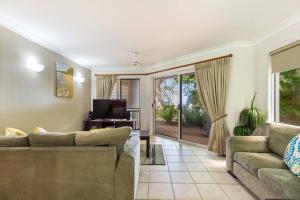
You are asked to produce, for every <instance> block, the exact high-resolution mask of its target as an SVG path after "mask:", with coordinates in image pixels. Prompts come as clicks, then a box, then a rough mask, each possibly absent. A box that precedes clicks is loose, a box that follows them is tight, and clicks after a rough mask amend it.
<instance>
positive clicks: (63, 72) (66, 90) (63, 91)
mask: <svg viewBox="0 0 300 200" xmlns="http://www.w3.org/2000/svg"><path fill="white" fill-rule="evenodd" d="M73 71H74V69H73V67H71V66H69V65H68V64H65V63H59V62H57V63H56V96H57V97H69V98H71V97H73V96H74V83H73Z"/></svg>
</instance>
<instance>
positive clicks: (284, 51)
mask: <svg viewBox="0 0 300 200" xmlns="http://www.w3.org/2000/svg"><path fill="white" fill-rule="evenodd" d="M270 56H271V67H272V73H278V72H283V71H288V70H292V69H296V68H300V40H299V41H296V42H294V43H292V44H289V45H286V46H284V47H282V48H279V49H277V50H275V51H272V52H271V53H270Z"/></svg>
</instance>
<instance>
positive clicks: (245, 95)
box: [91, 44, 254, 132]
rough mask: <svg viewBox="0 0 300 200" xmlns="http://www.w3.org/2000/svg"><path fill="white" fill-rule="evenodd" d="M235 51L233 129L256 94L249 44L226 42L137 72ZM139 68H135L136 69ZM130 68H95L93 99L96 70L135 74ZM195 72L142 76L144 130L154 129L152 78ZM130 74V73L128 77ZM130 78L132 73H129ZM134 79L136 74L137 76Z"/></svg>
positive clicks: (230, 107)
mask: <svg viewBox="0 0 300 200" xmlns="http://www.w3.org/2000/svg"><path fill="white" fill-rule="evenodd" d="M227 54H233V57H232V64H231V69H230V82H229V91H228V98H227V111H226V113H227V114H228V117H227V123H228V127H229V130H230V132H232V130H233V128H234V126H235V125H236V123H237V121H238V116H239V113H240V111H241V110H242V109H243V108H245V107H246V106H249V104H250V101H251V98H252V96H253V94H254V83H253V80H254V78H253V48H252V46H249V45H248V44H241V45H236V44H235V45H227V46H224V47H220V48H217V49H213V50H208V51H205V52H196V53H194V54H190V55H187V56H183V57H179V58H175V59H172V60H169V61H168V62H165V63H161V64H159V65H155V66H149V67H147V68H138V70H137V71H136V72H135V73H143V72H144V73H145V72H147V73H149V72H154V71H158V70H162V69H167V68H170V67H174V66H179V65H183V64H189V63H193V62H197V61H202V60H206V59H210V58H214V57H219V56H224V55H227ZM135 69H136V68H132V70H133V71H134V70H135ZM132 70H131V69H128V68H125V69H122V70H120V69H113V68H110V69H103V70H101V71H92V78H91V80H92V99H93V98H94V97H95V95H96V92H95V83H96V81H95V76H94V74H95V73H101V74H105V73H107V74H109V73H124V71H125V72H126V73H132ZM191 71H194V69H193V67H187V68H184V69H183V68H181V69H176V70H172V71H167V72H161V73H156V74H152V75H148V76H141V77H140V79H141V108H142V114H141V118H142V129H150V130H153V110H152V106H151V105H152V102H153V78H155V77H161V76H167V75H173V74H181V73H187V72H191ZM126 77H128V76H126ZM129 77H130V76H129ZM134 77H135V78H136V77H137V76H134Z"/></svg>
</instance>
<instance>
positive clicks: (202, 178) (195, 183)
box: [136, 136, 255, 200]
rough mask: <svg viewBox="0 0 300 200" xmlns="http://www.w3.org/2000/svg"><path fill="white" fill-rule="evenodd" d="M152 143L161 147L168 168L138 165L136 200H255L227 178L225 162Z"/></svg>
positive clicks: (176, 145)
mask: <svg viewBox="0 0 300 200" xmlns="http://www.w3.org/2000/svg"><path fill="white" fill-rule="evenodd" d="M151 143H156V144H162V145H163V149H164V154H165V159H166V161H167V164H166V165H165V166H163V165H162V166H158V165H156V166H155V165H151V166H150V165H141V173H140V179H139V185H138V191H137V196H136V199H139V200H141V199H156V200H162V199H182V200H198V199H199V200H254V199H255V198H254V197H253V196H252V195H251V194H250V193H249V192H248V191H247V190H246V189H245V188H244V187H243V186H242V185H240V183H239V182H238V181H237V180H236V179H234V178H233V177H232V176H231V175H229V174H228V173H227V171H226V168H225V158H224V157H219V156H217V155H216V154H214V153H212V152H208V151H207V149H206V147H205V146H194V145H190V144H185V143H182V142H178V141H175V140H172V139H167V138H164V137H159V136H153V137H152V138H151Z"/></svg>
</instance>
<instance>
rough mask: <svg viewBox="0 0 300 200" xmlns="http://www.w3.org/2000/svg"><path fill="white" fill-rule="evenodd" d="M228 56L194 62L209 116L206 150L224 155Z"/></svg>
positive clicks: (199, 90) (203, 101)
mask: <svg viewBox="0 0 300 200" xmlns="http://www.w3.org/2000/svg"><path fill="white" fill-rule="evenodd" d="M229 66H230V57H224V58H219V59H216V60H211V61H207V62H203V63H198V64H195V75H196V81H197V84H198V92H199V97H200V101H201V102H202V104H203V106H204V107H205V109H206V111H207V113H208V115H209V116H210V118H211V121H212V126H211V130H210V137H209V142H208V150H209V151H213V152H216V153H218V154H219V155H225V153H226V137H227V136H229V132H228V129H227V125H226V121H225V117H226V116H227V115H226V114H225V106H226V97H227V88H228V78H229Z"/></svg>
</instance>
